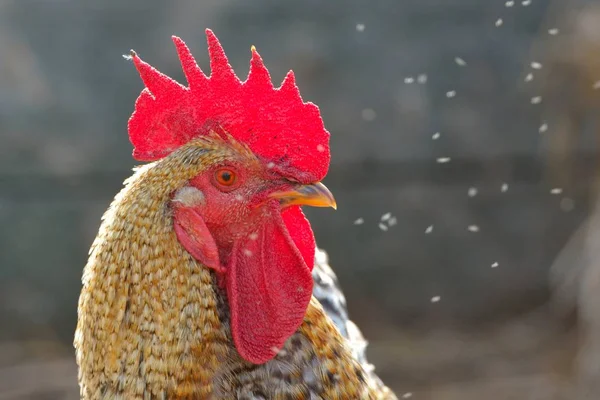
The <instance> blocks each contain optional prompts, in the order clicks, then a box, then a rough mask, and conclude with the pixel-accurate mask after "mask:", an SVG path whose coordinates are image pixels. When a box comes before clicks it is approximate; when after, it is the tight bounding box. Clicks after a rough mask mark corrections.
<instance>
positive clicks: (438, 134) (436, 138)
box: [431, 132, 441, 140]
mask: <svg viewBox="0 0 600 400" xmlns="http://www.w3.org/2000/svg"><path fill="white" fill-rule="evenodd" d="M440 136H441V133H439V132H436V133H434V134H433V135H432V136H431V138H432V139H433V140H438V139H439V138H440Z"/></svg>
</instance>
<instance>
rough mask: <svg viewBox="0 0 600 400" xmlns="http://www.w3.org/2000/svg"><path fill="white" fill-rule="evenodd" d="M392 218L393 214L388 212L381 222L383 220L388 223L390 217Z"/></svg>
mask: <svg viewBox="0 0 600 400" xmlns="http://www.w3.org/2000/svg"><path fill="white" fill-rule="evenodd" d="M391 216H392V213H390V212H388V213H385V214H383V215H382V216H381V220H382V221H387V220H388V219H390V217H391Z"/></svg>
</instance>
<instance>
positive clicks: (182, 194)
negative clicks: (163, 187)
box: [173, 186, 204, 207]
mask: <svg viewBox="0 0 600 400" xmlns="http://www.w3.org/2000/svg"><path fill="white" fill-rule="evenodd" d="M173 201H176V202H178V203H181V204H182V205H184V206H186V207H195V206H199V205H202V204H204V193H202V191H201V190H200V189H197V188H195V187H192V186H185V187H182V188H181V189H179V190H177V192H175V196H173Z"/></svg>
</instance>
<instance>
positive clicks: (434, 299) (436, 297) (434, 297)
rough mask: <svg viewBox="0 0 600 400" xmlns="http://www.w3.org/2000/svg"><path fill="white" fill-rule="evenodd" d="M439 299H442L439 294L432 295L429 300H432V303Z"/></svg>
mask: <svg viewBox="0 0 600 400" xmlns="http://www.w3.org/2000/svg"><path fill="white" fill-rule="evenodd" d="M441 299H442V298H441V297H440V296H433V297H432V298H431V302H432V303H437V302H439V301H440V300H441Z"/></svg>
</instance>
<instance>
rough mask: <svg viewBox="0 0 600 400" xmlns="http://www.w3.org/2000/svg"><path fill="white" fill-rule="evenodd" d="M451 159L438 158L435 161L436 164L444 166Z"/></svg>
mask: <svg viewBox="0 0 600 400" xmlns="http://www.w3.org/2000/svg"><path fill="white" fill-rule="evenodd" d="M451 160H452V159H451V158H450V157H439V158H438V159H437V162H438V164H446V163H449V162H450V161H451Z"/></svg>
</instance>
